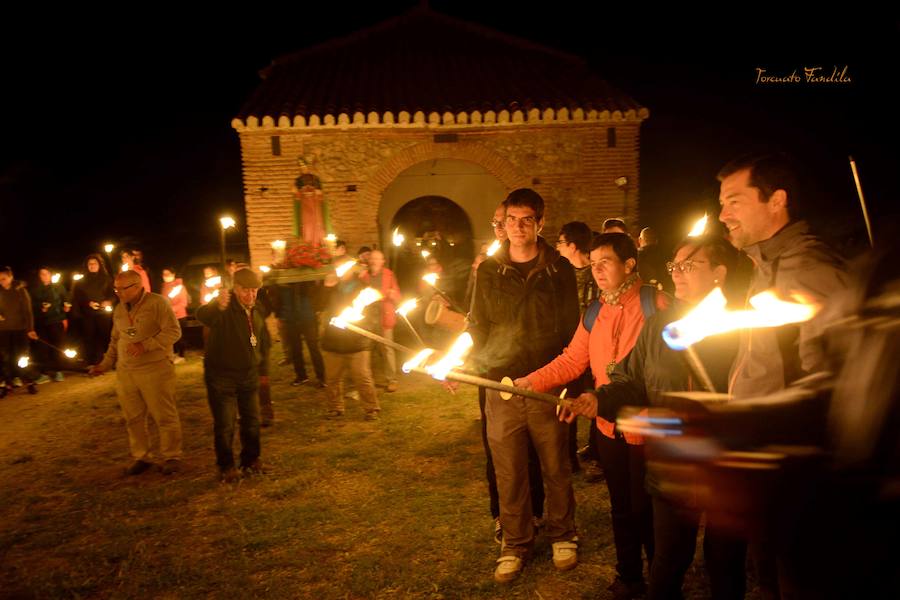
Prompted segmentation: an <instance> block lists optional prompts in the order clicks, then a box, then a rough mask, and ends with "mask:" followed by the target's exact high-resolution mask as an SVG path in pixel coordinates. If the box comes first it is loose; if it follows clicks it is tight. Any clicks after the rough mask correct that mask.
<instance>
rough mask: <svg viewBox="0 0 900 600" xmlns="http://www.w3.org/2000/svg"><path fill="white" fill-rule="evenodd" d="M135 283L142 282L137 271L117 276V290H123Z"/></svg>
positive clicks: (125, 272) (122, 272) (124, 272)
mask: <svg viewBox="0 0 900 600" xmlns="http://www.w3.org/2000/svg"><path fill="white" fill-rule="evenodd" d="M135 282H137V283H140V282H141V276H140V275H138V273H137V271H121V272H120V273H119V274H118V275H116V287H117V288H122V287H125V286H126V285H128V284H130V283H135Z"/></svg>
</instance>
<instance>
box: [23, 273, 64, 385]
mask: <svg viewBox="0 0 900 600" xmlns="http://www.w3.org/2000/svg"><path fill="white" fill-rule="evenodd" d="M38 277H39V279H40V281H39V282H38V285H37V286H36V287H35V288H34V293H33V294H32V295H31V303H32V312H33V313H34V330H35V331H36V332H37V334H38V337H39V338H40V339H41V340H43V341H45V342H47V343H49V344H52V345H53V346H56V348H61V347H63V346H65V344H66V327H65V320H66V317H67V313H68V312H69V309H70V308H71V307H72V304H71V303H70V302H69V294H68V292H66V288H65V287H63V284H61V283H60V282H59V281H56V282H54V281H53V274H52V273H51V272H50V269H49V268H48V267H42V268H41V269H40V270H39V271H38ZM32 350H34V353H35V354H36V355H37V356H38V357H39V362H40V366H41V370H42V371H44V372H47V371H49V372H51V373H52V374H53V380H54V381H63V379H64V378H63V374H62V357H61V354H62V353H61V352H60V351H59V350H56V349H55V348H52V347H50V346H47V345H45V344H34V345H33V348H32ZM47 381H50V380H49V379H48V378H47V376H46V375H41V376H40V378H38V381H37V382H38V383H46V382H47Z"/></svg>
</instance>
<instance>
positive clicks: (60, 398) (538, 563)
mask: <svg viewBox="0 0 900 600" xmlns="http://www.w3.org/2000/svg"><path fill="white" fill-rule="evenodd" d="M273 356H275V357H277V356H280V349H279V348H277V347H276V349H275V351H274V352H273ZM177 373H178V394H179V397H178V401H179V409H180V413H181V418H182V426H183V429H184V446H185V470H184V471H183V472H182V473H180V474H177V475H174V476H168V477H167V476H164V475H162V474H161V473H158V472H156V471H152V472H148V473H145V474H144V475H141V476H138V477H127V478H126V477H124V476H123V474H122V470H123V468H124V467H125V466H127V464H128V463H129V462H130V459H129V456H128V449H127V439H126V434H125V429H124V423H123V420H122V418H121V416H120V412H119V408H118V404H117V402H116V398H115V391H114V378H115V375H114V374H108V375H104V376H103V377H100V378H96V379H88V378H86V377H82V376H77V375H74V374H73V375H71V376H70V377H69V378H68V379H67V381H66V382H64V383H59V384H56V383H54V384H47V385H43V386H41V387H40V393H39V394H38V395H37V396H29V395H25V394H15V395H14V396H10V397H8V398H6V399H4V400H2V401H0V457H2V460H0V597H4V598H220V597H221V598H248V597H254V598H430V599H438V598H542V599H546V600H550V599H564V598H565V599H568V598H603V597H607V595H608V592H606V587H607V586H608V585H609V584H610V582H611V581H612V579H613V577H614V564H615V558H614V556H615V554H614V549H613V546H612V534H611V530H610V525H609V503H608V495H607V492H606V487H605V485H604V484H602V483H601V484H588V483H585V482H584V481H583V480H582V479H581V478H580V477H576V479H575V485H576V497H577V501H578V509H577V513H576V518H577V522H578V528H579V535H580V537H581V540H582V543H581V564H580V565H579V566H578V568H576V569H575V570H572V571H569V572H565V573H559V572H557V571H555V570H554V568H553V566H552V564H551V562H550V548H549V545H548V544H547V543H546V542H545V541H544V540H540V541H539V542H538V546H537V548H536V551H535V557H534V559H533V561H532V562H530V563H529V564H528V565H527V567H526V569H525V572H524V573H523V576H522V577H521V578H520V579H519V580H518V581H516V582H515V583H513V584H511V585H508V586H498V585H497V584H495V583H494V582H493V580H492V578H491V573H492V570H493V567H494V561H495V559H496V557H497V554H498V549H499V547H498V546H497V545H496V544H495V543H494V542H493V539H492V520H491V517H490V514H489V511H488V498H487V487H486V484H485V480H484V454H483V450H482V446H481V439H480V423H479V421H478V416H479V415H478V402H477V396H476V393H475V391H474V389H471V388H470V389H464V390H461V392H460V393H458V394H457V395H456V396H452V395H450V394H448V393H447V392H445V391H444V390H443V389H442V388H441V387H440V386H439V385H437V384H436V383H435V382H433V381H430V380H426V379H424V378H422V377H409V376H407V377H404V378H403V379H402V380H401V385H400V390H399V391H398V392H396V393H393V394H386V393H383V392H380V394H379V395H380V397H381V403H382V409H383V410H382V418H381V420H380V421H377V422H368V421H364V420H363V411H362V407H361V406H359V404H358V403H352V402H351V403H350V404H348V411H347V414H346V416H345V417H344V418H343V420H340V421H330V420H326V419H324V418H323V415H324V412H325V397H324V392H323V391H322V390H320V389H317V388H312V387H305V386H304V387H300V388H296V387H291V386H290V385H288V382H289V381H291V379H292V377H293V373H292V372H289V371H288V369H287V368H286V367H278V368H276V370H275V371H274V373H273V377H272V380H273V386H272V391H273V398H274V401H275V412H276V422H275V425H274V426H273V427H272V428H269V429H264V430H263V440H262V444H263V460H264V461H265V463H266V464H267V466H268V467H269V469H270V472H269V473H268V474H266V475H262V476H257V477H253V478H250V479H245V480H243V481H241V482H240V483H239V484H236V485H227V484H221V483H219V482H218V480H217V478H216V469H215V465H214V455H213V450H212V420H211V417H210V414H209V409H208V407H207V405H206V393H205V389H204V387H203V382H202V364H201V359H200V357H199V356H197V355H193V356H190V357H189V360H188V362H187V363H186V364H183V365H180V366H178V370H177ZM580 429H581V430H582V431H583V430H584V429H585V427H584V424H583V423H582V427H581V428H580ZM236 444H237V441H236ZM701 568H702V567H701V566H700V565H699V560H698V561H696V562H695V565H694V566H693V567H692V569H691V572H690V573H689V581H688V590H687V591H688V594H689V595H690V596H692V597H702V596H703V594H704V591H705V587H704V583H703V578H702V576H701V573H702V571H701Z"/></svg>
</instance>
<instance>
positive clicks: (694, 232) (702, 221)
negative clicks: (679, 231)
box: [688, 214, 709, 237]
mask: <svg viewBox="0 0 900 600" xmlns="http://www.w3.org/2000/svg"><path fill="white" fill-rule="evenodd" d="M708 220H709V216H708V215H705V214H704V215H703V216H702V217H700V218H699V219H697V222H696V223H694V226H693V227H691V232H690V233H689V234H688V237H699V236H701V235H703V234H704V233H706V222H707V221H708Z"/></svg>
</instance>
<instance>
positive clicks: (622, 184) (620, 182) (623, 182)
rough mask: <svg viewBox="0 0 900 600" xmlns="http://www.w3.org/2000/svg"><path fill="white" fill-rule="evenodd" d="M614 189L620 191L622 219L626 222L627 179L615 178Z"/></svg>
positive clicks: (623, 177)
mask: <svg viewBox="0 0 900 600" xmlns="http://www.w3.org/2000/svg"><path fill="white" fill-rule="evenodd" d="M614 183H615V184H616V187H617V188H619V189H620V190H622V218H623V219H625V222H626V223H627V222H628V177H625V176H624V175H623V176H622V177H616V179H615V180H614Z"/></svg>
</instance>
